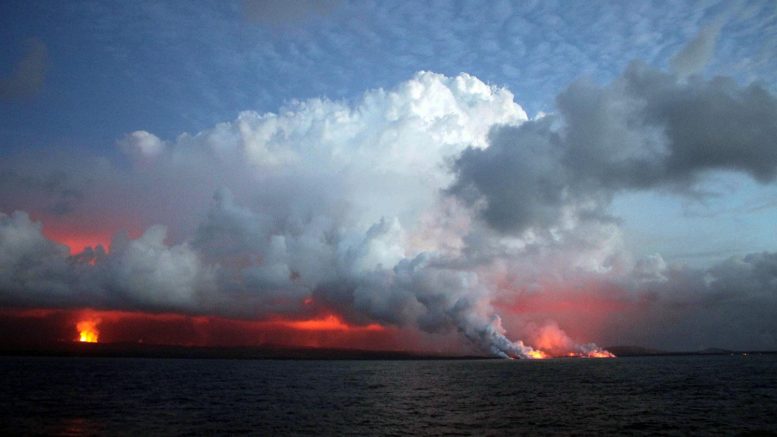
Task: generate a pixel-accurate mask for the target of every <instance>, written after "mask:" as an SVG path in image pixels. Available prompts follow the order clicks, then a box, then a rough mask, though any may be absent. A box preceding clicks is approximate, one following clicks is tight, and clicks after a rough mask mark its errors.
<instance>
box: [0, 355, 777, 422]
mask: <svg viewBox="0 0 777 437" xmlns="http://www.w3.org/2000/svg"><path fill="white" fill-rule="evenodd" d="M0 383H2V385H1V386H0V387H1V388H0V390H1V393H2V396H0V433H2V434H4V435H8V434H11V435H20V434H49V435H102V434H109V435H116V434H148V435H181V434H189V435H191V434H194V435H200V434H207V435H213V434H238V433H244V434H254V435H283V436H285V435H359V436H361V435H408V434H415V435H515V434H530V435H538V434H540V435H541V434H554V435H556V434H562V435H563V434H624V433H626V434H643V433H644V434H662V433H666V434H707V433H717V434H739V433H750V432H763V431H766V432H773V433H774V432H777V355H752V354H751V355H747V356H743V355H732V356H729V355H723V356H664V357H633V358H617V359H554V360H542V361H526V360H517V361H508V360H426V361H336V360H335V361H294V360H286V361H284V360H277V361H276V360H218V359H143V358H74V357H70V358H58V357H2V358H0Z"/></svg>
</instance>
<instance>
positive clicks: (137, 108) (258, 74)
mask: <svg viewBox="0 0 777 437" xmlns="http://www.w3.org/2000/svg"><path fill="white" fill-rule="evenodd" d="M279 3H280V4H282V2H279ZM1 7H2V18H0V20H2V26H0V37H2V40H3V42H4V44H3V46H4V50H3V52H2V53H1V54H0V56H1V57H0V65H2V66H3V70H2V72H3V73H4V74H5V75H8V74H9V73H10V70H11V68H12V66H13V65H14V64H15V63H16V62H18V61H19V60H20V59H21V58H22V57H23V56H24V50H25V44H26V43H27V42H28V40H29V39H37V40H39V41H40V42H42V43H43V44H44V45H45V47H46V53H47V60H46V74H45V82H44V84H43V86H42V87H41V89H40V92H39V93H38V94H36V95H35V96H34V98H29V99H25V100H24V101H21V102H12V103H8V102H3V103H2V106H1V107H0V110H2V112H1V113H0V114H1V115H2V117H0V118H1V119H2V125H0V129H1V131H0V142H1V144H2V147H3V150H7V149H9V148H19V147H28V145H33V146H34V145H40V144H51V143H61V142H63V141H67V142H68V143H70V144H83V145H86V146H88V147H95V148H100V147H106V144H110V143H112V142H113V141H114V140H115V139H116V138H117V137H118V136H120V135H122V134H123V133H125V132H129V131H133V130H137V129H145V130H148V131H151V132H155V133H157V134H158V135H160V136H161V137H164V138H169V137H174V136H176V135H178V134H179V133H181V132H184V131H190V132H191V131H199V130H201V129H203V128H205V127H208V126H211V125H213V124H215V123H217V122H220V121H224V120H229V119H231V118H234V116H235V114H236V113H237V112H238V111H240V110H245V109H253V110H257V111H260V112H263V111H276V110H277V109H278V108H279V107H280V106H281V105H282V104H283V103H284V102H287V101H289V100H292V99H306V98H310V97H319V96H324V97H327V98H330V99H349V98H354V97H356V96H358V95H360V94H361V93H362V92H364V91H365V90H368V89H372V88H378V87H384V88H385V87H391V86H393V85H394V84H397V83H399V82H401V81H403V80H407V79H408V78H409V77H410V76H411V75H412V74H413V73H415V72H416V71H419V70H430V71H434V72H438V73H442V74H446V75H455V74H458V73H460V72H467V73H470V74H473V75H475V76H476V77H478V78H480V79H481V80H483V81H485V82H488V83H492V84H496V85H503V86H506V87H507V88H509V89H510V90H512V91H513V93H514V94H515V95H516V99H517V101H518V102H519V103H520V104H521V105H522V106H523V107H524V108H525V109H526V110H527V112H528V113H529V114H530V115H533V114H536V113H537V112H538V111H545V112H550V111H552V110H553V108H554V98H555V96H556V94H557V93H558V92H559V91H560V90H561V89H563V88H564V87H566V86H567V85H568V84H569V83H570V82H572V81H573V80H575V79H576V78H579V77H589V78H591V79H593V80H595V81H607V80H609V79H611V78H612V77H614V76H615V75H617V74H618V73H619V72H620V71H621V70H623V68H625V66H626V65H627V63H628V62H630V61H631V60H634V59H639V60H642V61H644V62H647V63H648V64H650V65H655V66H659V67H660V66H666V64H667V60H668V59H669V57H671V55H672V54H674V53H675V52H676V51H678V50H679V49H680V48H681V47H682V46H683V45H684V44H685V43H686V42H687V41H688V40H690V39H691V38H692V37H693V36H694V35H695V34H696V32H698V31H699V29H700V28H701V27H702V26H704V25H706V24H709V23H711V22H713V21H715V20H720V19H722V18H721V17H725V18H723V19H724V20H725V25H724V27H723V30H722V32H721V37H720V40H719V43H718V45H717V47H716V50H715V57H714V59H713V60H712V62H711V63H710V65H709V67H708V68H707V70H706V73H707V74H726V75H731V76H734V77H736V78H737V79H739V80H741V81H751V80H754V79H757V80H762V81H765V82H767V83H768V84H773V81H774V77H773V72H774V71H775V62H777V61H775V59H774V58H775V57H774V56H773V54H774V53H775V50H777V47H775V39H777V36H776V35H777V30H776V29H775V26H776V25H777V24H775V19H774V7H775V6H774V4H773V3H771V2H742V3H738V2H719V3H716V2H698V3H697V2H685V1H683V2H653V3H649V2H628V3H626V2H581V1H577V2H575V1H573V2H552V1H550V2H520V3H519V4H516V5H511V4H510V3H509V2H487V3H485V4H484V3H480V2H474V1H469V2H468V1H462V2H452V1H451V2H448V1H443V2H350V3H349V2H333V3H331V4H330V5H328V6H326V7H318V8H311V9H312V10H309V11H301V12H299V11H298V12H297V13H294V12H293V11H292V12H291V13H284V12H283V10H280V11H279V10H278V9H284V8H286V9H293V7H292V6H283V7H274V6H273V5H270V6H263V4H262V2H257V3H256V4H253V3H242V2H234V1H232V2H229V1H225V2H220V1H216V2H184V1H178V2H175V1H173V2H143V1H139V2H114V3H100V2H83V1H73V2H56V1H48V2H47V1H41V2H23V1H10V2H4V3H3V5H2V6H1ZM254 9H255V10H254ZM263 16H264V17H265V18H261V17H263Z"/></svg>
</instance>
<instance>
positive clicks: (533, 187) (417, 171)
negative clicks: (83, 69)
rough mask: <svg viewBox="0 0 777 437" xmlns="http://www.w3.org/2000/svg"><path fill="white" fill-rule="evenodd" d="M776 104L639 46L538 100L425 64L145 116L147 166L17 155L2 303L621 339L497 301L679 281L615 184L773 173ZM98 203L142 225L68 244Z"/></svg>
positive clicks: (501, 341)
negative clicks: (267, 106) (161, 121)
mask: <svg viewBox="0 0 777 437" xmlns="http://www.w3.org/2000/svg"><path fill="white" fill-rule="evenodd" d="M686 70H687V69H686ZM684 71H685V70H684ZM686 73H687V72H686ZM775 120H777V99H775V97H774V96H773V95H772V94H770V93H769V92H768V91H767V90H765V89H763V88H761V87H759V86H757V85H750V86H747V87H740V86H738V85H737V84H735V83H734V82H733V81H731V80H727V79H723V78H716V79H713V80H705V79H702V78H700V77H698V76H692V75H691V76H688V77H686V75H683V77H680V76H676V75H673V74H669V73H665V72H661V71H657V70H654V69H652V68H650V67H647V66H645V65H641V64H634V65H632V66H630V67H629V68H628V69H627V70H626V71H625V72H624V74H623V75H622V76H621V77H619V78H618V79H616V80H615V81H614V82H613V83H611V84H610V85H607V86H604V87H602V86H598V85H594V84H591V83H587V82H578V83H575V84H573V85H572V86H570V87H569V88H568V89H567V90H565V91H564V92H563V93H562V94H561V95H560V96H559V97H558V112H557V113H554V114H550V115H547V116H544V117H542V118H538V119H534V120H529V119H528V117H527V115H526V114H525V112H524V111H523V109H522V108H521V107H520V106H519V105H518V104H517V103H516V102H515V100H514V98H513V95H512V94H511V93H510V92H509V91H508V90H507V89H504V88H499V87H495V86H489V85H487V84H485V83H483V82H481V81H480V80H478V79H477V78H475V77H472V76H469V75H467V74H461V75H459V76H456V77H445V76H442V75H439V74H434V73H430V72H420V73H418V74H416V75H415V76H414V77H412V78H411V79H410V80H408V81H407V82H404V83H402V84H399V85H398V86H396V87H395V88H393V89H390V90H382V89H378V90H372V91H368V92H366V93H365V94H364V95H363V96H362V97H361V98H360V99H358V100H357V101H355V102H353V103H351V104H348V103H344V102H336V101H328V100H319V99H313V100H308V101H304V102H295V103H292V104H290V105H289V106H287V107H284V108H281V109H280V110H279V111H278V113H268V114H258V113H254V112H244V113H241V114H240V115H239V116H238V117H237V119H236V120H234V121H232V122H226V123H221V124H218V125H216V126H214V127H213V128H211V129H208V130H205V131H202V132H199V133H196V134H182V135H180V136H179V137H177V138H176V139H174V140H163V139H160V138H158V137H156V136H155V135H154V134H152V133H149V132H145V131H137V132H133V133H131V134H129V135H127V136H126V137H124V138H122V139H121V140H120V141H119V144H118V146H119V147H120V149H121V150H122V151H123V152H124V153H125V155H124V156H126V158H127V159H128V160H129V161H128V162H130V165H121V166H113V165H111V164H109V163H108V161H106V160H105V159H103V158H101V157H91V158H84V157H83V156H78V157H76V156H62V157H61V159H57V160H51V161H49V162H48V163H46V164H41V163H40V162H37V160H35V159H28V158H26V157H25V156H22V155H20V156H16V157H12V159H10V160H5V162H4V163H3V164H1V165H0V178H2V181H3V184H2V188H1V189H0V200H2V205H3V207H4V208H8V209H7V210H6V211H5V213H4V214H2V215H0V303H2V305H5V306H28V307H29V306H46V307H72V308H81V307H91V308H105V309H128V310H141V311H155V312H175V313H184V314H194V315H196V314H215V315H220V316H223V317H233V318H240V319H259V320H262V319H268V318H272V317H275V316H283V317H288V318H294V319H304V318H308V317H312V316H315V315H317V314H323V313H336V314H338V315H340V316H341V317H343V318H344V319H345V320H347V321H348V322H349V323H353V324H362V325H366V324H370V323H379V324H382V325H395V326H414V327H417V328H419V329H421V330H423V331H426V332H430V333H439V332H447V331H450V330H457V331H459V332H461V333H462V334H463V336H464V337H466V338H467V339H469V340H470V341H471V342H473V343H474V344H476V345H477V346H478V347H479V348H481V349H482V350H484V351H488V352H490V353H492V354H494V355H497V356H502V357H521V358H526V357H540V356H542V355H543V354H545V353H546V352H543V351H545V350H546V349H547V353H552V354H554V355H559V354H567V355H569V354H573V355H577V356H604V355H606V352H605V351H602V350H601V349H599V348H598V347H597V346H596V345H589V344H584V345H580V344H577V343H575V342H574V341H572V340H571V339H569V337H568V336H566V334H565V333H563V331H560V329H558V327H557V326H556V329H558V330H559V331H560V332H561V334H559V338H561V340H559V341H558V342H556V343H553V344H550V345H543V344H542V342H541V341H539V340H536V341H534V342H532V343H530V344H534V345H535V346H536V347H537V348H539V349H535V348H532V347H530V346H528V345H527V344H524V343H523V342H522V341H511V340H510V339H509V338H508V337H507V335H506V334H507V333H506V330H505V328H504V327H503V326H502V319H501V318H500V316H499V315H498V314H497V313H498V312H500V311H501V310H500V311H497V309H501V308H504V307H505V305H506V304H505V302H510V301H513V300H514V299H515V300H516V301H517V302H520V295H522V294H526V295H531V294H532V293H543V288H542V285H541V284H542V283H543V281H547V280H548V278H550V279H552V280H553V281H556V282H560V283H574V282H575V281H580V282H581V283H583V282H585V281H591V280H594V281H599V282H601V283H609V284H615V286H617V287H619V289H621V290H624V293H627V295H628V293H637V294H634V295H632V297H626V298H624V299H625V300H632V301H633V300H638V297H633V296H638V295H639V293H640V292H642V291H643V290H648V289H657V288H660V287H665V286H666V285H665V284H666V282H667V281H670V280H671V279H670V278H668V277H667V276H666V275H663V273H662V272H664V270H665V269H666V266H663V267H661V268H658V269H657V270H656V269H653V270H655V271H653V272H652V273H650V275H652V276H650V275H648V274H647V273H646V271H645V264H644V263H634V262H632V261H630V258H629V256H628V254H627V253H625V252H624V248H623V245H622V242H621V238H620V230H619V228H618V225H617V222H615V221H613V220H612V219H611V218H610V216H609V213H608V207H609V203H610V201H611V199H612V198H613V197H614V196H615V195H617V194H618V193H620V192H623V191H627V190H650V189H659V188H660V189H668V190H673V191H674V192H677V193H679V194H681V195H682V194H684V193H691V192H693V191H694V189H695V188H696V187H697V184H698V183H699V182H700V181H701V180H702V178H703V175H704V174H707V173H708V172H710V171H715V170H734V171H739V172H744V173H746V174H749V175H751V176H752V177H753V178H754V179H756V180H758V181H760V182H764V183H767V182H771V181H773V180H774V178H775V177H776V176H777V147H775V144H774V138H777V123H775V122H774V121H775ZM742 125H746V126H747V127H748V128H747V129H740V128H739V127H740V126H742ZM14 210H18V211H17V212H13V211H14ZM21 211H26V212H21ZM31 217H33V218H34V219H33V218H31ZM83 223H87V224H91V225H90V226H89V227H88V229H89V230H90V231H91V232H93V233H95V234H100V235H105V234H106V233H107V234H108V235H112V234H113V233H114V232H115V231H116V230H118V229H126V230H127V231H129V234H127V233H118V234H115V236H113V237H112V239H111V241H110V244H109V245H108V244H107V243H108V242H107V241H103V240H104V239H103V240H101V241H103V244H102V245H99V246H95V247H88V248H86V249H85V250H83V251H79V250H76V251H75V252H78V253H72V254H71V253H69V250H68V248H67V247H65V246H63V245H61V244H58V243H57V240H58V241H70V240H68V238H71V240H72V236H68V235H65V234H67V232H69V231H72V232H73V233H78V232H80V231H84V228H83V227H80V226H82V224H83ZM49 237H50V238H49ZM95 243H96V241H95ZM662 269H663V270H662ZM646 275H647V276H646ZM592 278H593V279H592ZM661 284H664V285H661ZM709 284H710V283H709V282H707V283H706V284H701V285H699V286H700V287H701V288H704V287H709ZM516 296H518V297H516ZM511 320H512V326H513V327H514V328H515V329H519V330H520V329H521V327H522V326H523V325H522V323H521V321H520V317H519V318H518V319H516V318H515V316H513V318H512V319H511ZM551 325H552V323H551ZM548 326H550V325H548ZM529 331H530V329H528V328H527V329H526V330H525V332H526V333H528V332H529ZM562 334H563V335H562ZM540 337H541V336H539V337H538V338H540ZM540 349H541V350H540Z"/></svg>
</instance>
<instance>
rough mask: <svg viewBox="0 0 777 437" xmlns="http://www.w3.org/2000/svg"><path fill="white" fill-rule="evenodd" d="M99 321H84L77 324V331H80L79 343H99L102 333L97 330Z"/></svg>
mask: <svg viewBox="0 0 777 437" xmlns="http://www.w3.org/2000/svg"><path fill="white" fill-rule="evenodd" d="M98 323H99V320H94V319H91V320H82V321H80V322H78V323H76V330H77V331H78V341H80V342H82V343H97V339H98V338H99V336H100V331H98V330H97V324H98Z"/></svg>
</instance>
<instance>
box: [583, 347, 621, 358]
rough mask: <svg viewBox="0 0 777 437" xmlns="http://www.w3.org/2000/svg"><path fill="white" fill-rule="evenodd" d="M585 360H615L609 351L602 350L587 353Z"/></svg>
mask: <svg viewBox="0 0 777 437" xmlns="http://www.w3.org/2000/svg"><path fill="white" fill-rule="evenodd" d="M586 357H587V358H615V354H613V353H612V352H610V351H606V350H604V349H597V350H594V351H591V352H588V355H586Z"/></svg>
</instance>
